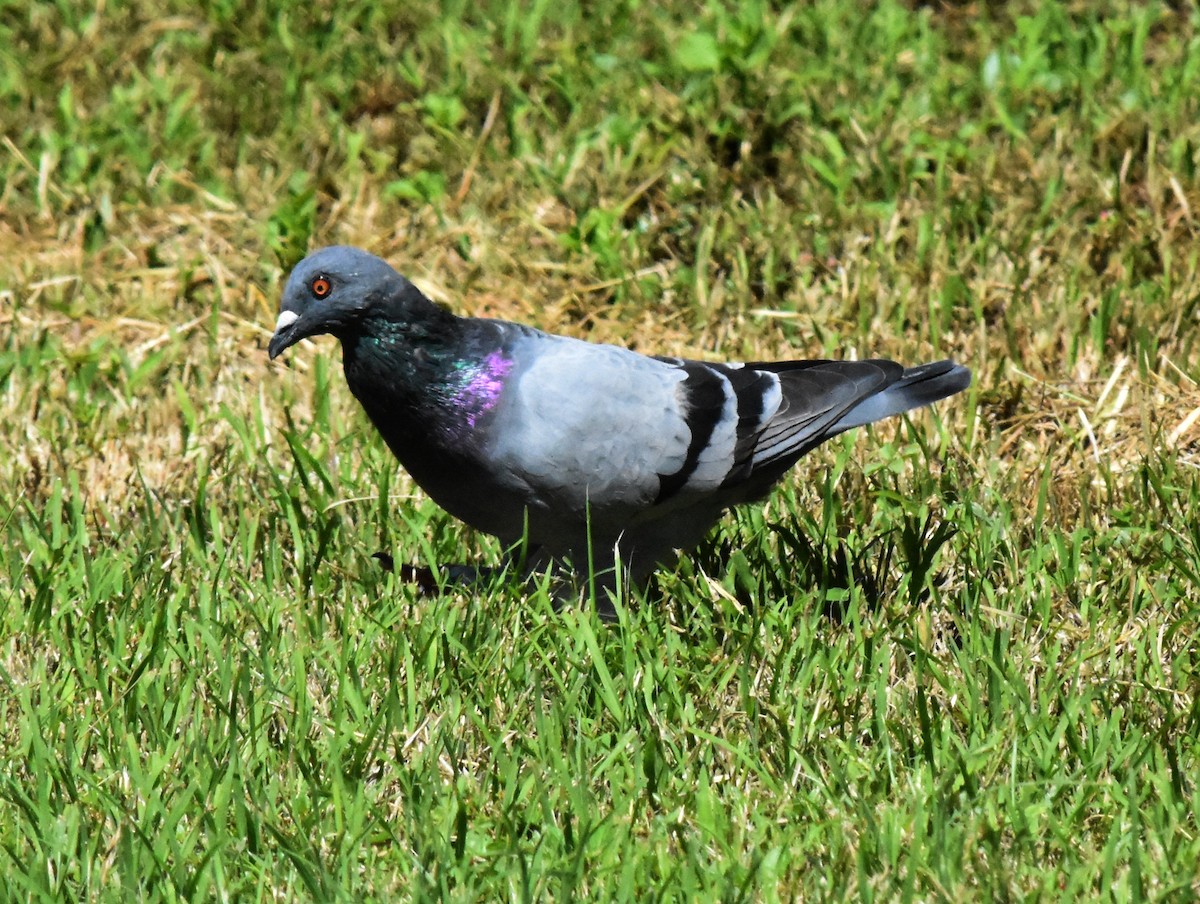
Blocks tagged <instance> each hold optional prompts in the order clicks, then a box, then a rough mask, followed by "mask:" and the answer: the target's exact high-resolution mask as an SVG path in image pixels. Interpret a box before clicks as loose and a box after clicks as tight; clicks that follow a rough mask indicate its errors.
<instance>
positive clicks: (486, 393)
mask: <svg viewBox="0 0 1200 904" xmlns="http://www.w3.org/2000/svg"><path fill="white" fill-rule="evenodd" d="M512 366H513V363H512V361H510V360H509V359H508V358H505V357H504V356H503V355H502V354H500V353H499V352H492V353H491V354H490V355H488V356H487V357H486V358H484V359H483V363H482V364H480V365H477V366H476V367H474V368H471V369H464V371H463V375H462V376H463V383H462V385H461V388H460V389H459V390H458V391H457V392H456V393H455V394H454V397H453V399H454V406H455V407H456V408H457V409H458V410H459V411H461V412H462V414H463V417H464V419H465V420H466V423H467V426H468V427H474V426H475V423H476V421H478V420H479V419H480V418H481V417H483V415H485V414H486V413H487V412H489V411H490V410H491V409H492V408H493V407H494V406H495V404H496V400H497V399H499V398H500V393H501V391H503V389H504V378H505V377H507V376H508V373H509V371H511V370H512Z"/></svg>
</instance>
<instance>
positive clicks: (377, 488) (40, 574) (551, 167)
mask: <svg viewBox="0 0 1200 904" xmlns="http://www.w3.org/2000/svg"><path fill="white" fill-rule="evenodd" d="M343 7H345V8H343ZM1198 24H1200V20H1198V19H1197V18H1196V16H1195V14H1193V13H1191V12H1190V11H1189V10H1188V9H1187V8H1186V5H1183V4H1175V5H1174V7H1173V6H1172V5H1170V4H1162V3H1147V4H1135V3H1119V2H1112V3H1104V4H1084V3H1062V4H1034V3H1024V2H1014V3H1008V4H985V3H975V4H968V5H962V6H958V5H954V6H950V5H946V6H942V5H940V4H930V5H922V4H916V3H914V4H909V5H906V4H900V3H896V2H884V3H880V4H878V5H876V6H875V7H874V8H870V9H868V8H866V7H864V6H863V5H862V4H857V3H850V2H846V0H819V2H816V3H813V4H801V5H799V6H795V7H781V6H780V5H779V4H767V3H757V2H750V3H744V4H720V3H715V2H713V3H706V4H703V5H696V4H683V3H667V4H649V5H647V4H637V3H622V2H619V0H603V2H599V3H596V4H591V5H590V6H588V7H587V11H586V12H584V11H583V10H582V9H581V8H579V7H577V6H575V5H572V4H553V3H547V2H542V0H533V2H530V3H528V4H524V5H521V6H518V5H515V4H499V3H485V4H484V5H483V6H480V5H478V4H467V3H457V4H456V3H446V4H441V5H440V7H439V6H438V5H437V4H413V3H395V4H385V3H375V4H358V5H355V4H342V5H341V6H328V5H325V6H317V7H314V8H312V9H306V8H300V7H295V6H293V5H292V4H288V3H270V4H259V5H257V6H255V7H254V8H253V9H249V8H246V7H245V5H244V4H232V3H227V2H212V3H208V4H200V5H195V4H175V5H174V6H173V8H172V9H171V10H170V11H168V12H167V13H165V14H161V13H160V12H159V9H158V7H157V6H154V5H151V4H146V3H142V2H138V0H134V2H130V3H127V4H112V3H110V4H102V5H101V6H100V7H99V10H98V9H97V7H96V6H95V5H85V4H71V3H67V2H62V3H42V4H31V5H27V6H21V5H16V6H12V7H11V8H8V9H6V10H5V11H3V12H0V134H2V135H3V136H4V138H3V141H2V142H0V448H3V449H4V450H6V453H5V454H3V455H0V532H2V539H3V543H2V544H0V559H2V560H3V563H4V567H3V568H2V569H0V716H2V718H0V879H3V883H2V884H3V887H4V888H5V891H6V895H7V897H9V898H12V899H15V900H22V899H24V900H43V899H55V900H59V899H67V900H83V899H99V900H129V899H131V898H132V899H138V898H146V899H154V900H181V899H186V900H197V899H237V900H259V899H261V900H276V899H291V898H301V899H306V898H307V899H315V900H347V901H359V900H397V899H418V900H427V899H434V898H439V899H449V900H461V901H475V900H492V899H507V900H522V901H524V900H568V899H575V898H588V899H593V900H639V901H642V900H680V899H685V900H712V899H720V900H728V901H738V900H746V901H757V900H765V901H774V900H780V901H782V900H795V899H804V900H834V901H841V900H846V899H853V900H860V901H877V900H915V901H935V900H936V901H941V900H946V901H952V900H990V899H998V900H1011V899H1017V898H1021V899H1026V898H1032V899H1036V900H1058V899H1062V900H1079V899H1082V898H1086V897H1095V896H1100V897H1103V898H1109V899H1116V900H1122V901H1123V900H1134V899H1151V900H1163V899H1166V900H1190V899H1193V898H1195V897H1196V896H1197V895H1200V879H1198V878H1197V877H1198V872H1200V871H1198V870H1197V867H1196V863H1197V862H1200V788H1198V778H1197V777H1198V776H1200V646H1198V645H1197V643H1196V636H1197V634H1198V631H1200V604H1198V603H1197V600H1200V527H1198V525H1200V479H1198V474H1197V470H1196V465H1197V463H1198V462H1200V454H1198V451H1200V426H1197V423H1196V422H1195V421H1193V420H1192V419H1191V415H1192V414H1193V413H1194V412H1196V411H1197V410H1198V407H1200V393H1198V392H1197V380H1200V347H1198V345H1197V340H1198V338H1200V325H1198V322H1197V312H1198V311H1200V306H1198V304H1197V299H1198V298H1200V290H1198V288H1197V287H1198V278H1197V277H1198V272H1200V252H1198V245H1197V242H1196V237H1197V235H1196V234H1197V221H1196V217H1197V216H1198V211H1200V184H1198V182H1197V164H1198V162H1200V125H1198V123H1200V29H1198V27H1197V26H1198ZM332 242H348V243H354V244H360V245H363V246H366V247H368V248H370V249H371V250H373V251H376V252H378V253H380V254H383V255H384V256H386V257H388V258H389V259H390V260H391V261H393V262H394V263H395V264H396V265H397V266H398V267H400V268H401V269H402V270H404V271H405V272H407V273H409V274H410V275H412V276H413V278H414V279H416V280H417V281H418V282H419V283H420V284H421V285H422V286H423V287H424V288H426V289H427V290H428V291H429V292H430V294H431V295H432V296H433V297H435V298H436V299H438V300H439V301H443V302H445V303H448V304H450V305H451V306H452V307H454V308H455V309H456V310H459V311H462V312H472V313H486V314H489V315H500V316H507V317H511V318H514V319H519V320H522V321H525V322H530V323H533V324H535V325H538V326H541V327H544V328H547V329H553V330H558V331H563V332H568V333H571V334H574V335H579V336H585V337H589V338H593V339H597V340H605V341H616V342H620V343H623V344H627V345H631V346H633V347H636V348H638V349H641V350H645V351H654V352H659V353H667V354H687V355H692V356H701V357H710V358H746V357H788V356H816V355H859V356H865V355H868V354H871V355H887V356H892V357H896V358H900V359H904V360H908V361H918V360H925V359H930V358H933V357H935V356H950V357H954V358H956V359H958V360H961V361H963V362H964V363H966V364H968V365H970V366H971V367H972V368H973V370H974V371H975V375H976V382H975V385H974V387H973V388H972V390H971V391H970V392H969V393H968V394H966V395H964V396H962V397H959V398H956V399H953V400H948V401H947V402H944V403H942V404H940V405H939V406H938V407H937V410H936V411H935V412H932V413H930V412H922V413H919V414H915V415H914V416H912V418H911V419H909V420H907V421H902V422H898V423H893V424H885V425H879V426H877V427H875V428H873V429H870V430H860V431H855V432H854V433H852V434H851V435H849V436H845V437H840V438H838V439H837V440H835V441H834V442H832V443H830V444H829V445H828V446H826V447H824V448H822V449H821V450H819V451H818V452H816V453H814V454H813V455H812V456H810V457H809V458H808V459H806V460H805V461H804V462H803V463H802V465H801V466H800V467H798V468H797V469H796V473H795V477H794V479H790V480H788V481H786V482H785V483H784V485H783V486H781V488H780V489H779V490H778V492H776V493H775V494H774V495H773V496H772V497H771V499H770V500H769V501H768V502H767V503H766V504H765V505H763V506H758V507H753V508H749V509H746V510H744V511H740V512H738V513H736V514H734V515H731V516H730V517H728V518H727V519H726V520H725V522H724V523H723V524H722V525H721V527H720V528H719V529H718V530H717V531H716V532H715V533H714V535H713V536H712V537H711V539H710V540H709V541H708V542H706V544H705V545H704V546H703V548H701V549H700V550H698V551H697V552H696V553H695V554H694V555H692V556H690V557H688V558H686V559H684V560H683V561H682V562H681V563H680V565H679V566H678V568H677V569H675V570H674V571H672V572H668V573H664V574H662V575H660V576H658V578H657V579H656V581H655V584H654V586H653V587H652V588H651V593H650V597H649V599H648V600H646V601H645V602H644V603H643V604H641V605H635V606H632V607H629V608H627V609H622V610H621V611H620V613H619V620H618V622H617V623H616V624H615V625H607V624H604V623H603V622H601V621H600V620H599V619H598V618H597V617H596V616H595V615H594V614H593V613H592V612H590V611H588V610H586V609H569V610H567V611H563V612H556V611H555V609H554V606H553V605H552V603H551V601H550V599H549V597H548V594H547V592H546V590H545V588H540V589H539V588H534V589H529V588H525V587H520V586H517V585H514V584H512V583H510V582H507V581H505V580H504V579H502V578H501V579H497V580H496V581H495V582H494V583H493V584H492V585H490V586H487V587H484V588H481V589H480V590H479V591H478V592H473V593H470V594H468V593H464V592H462V591H447V592H446V593H445V594H443V595H440V596H436V597H432V598H421V597H418V596H417V595H416V594H415V592H414V589H413V588H412V587H411V586H410V585H406V584H403V583H401V582H399V581H398V580H396V578H395V577H394V576H393V575H391V574H388V573H385V572H383V571H382V570H381V569H380V567H379V565H378V563H377V562H376V560H375V559H374V558H372V554H373V553H375V552H377V551H385V552H387V553H389V554H391V555H392V556H393V557H394V558H395V560H396V561H397V562H411V563H438V562H442V563H447V562H461V561H482V562H484V563H488V562H495V561H497V560H498V559H499V556H500V553H501V550H500V549H498V547H497V545H496V544H495V543H494V542H493V541H491V540H490V539H489V538H487V537H481V536H476V535H473V534H471V533H470V532H469V531H467V530H466V529H465V528H463V527H462V526H461V525H458V524H457V523H455V522H454V521H453V520H452V519H450V518H449V517H448V516H446V515H445V514H444V513H441V512H440V511H438V510H437V508H436V507H435V506H434V505H433V504H432V503H430V502H429V501H428V500H426V499H425V498H424V497H423V496H421V495H420V493H419V491H417V490H415V488H414V487H413V486H412V485H411V482H410V481H409V480H408V478H407V476H406V475H404V474H403V472H402V471H400V470H399V469H398V468H397V467H396V465H395V463H394V461H393V460H392V459H391V457H390V455H389V454H388V452H387V451H386V449H385V448H384V447H383V445H382V443H381V442H380V441H379V439H378V438H377V437H376V436H375V435H374V433H373V431H372V430H371V428H370V426H369V425H368V424H367V422H366V420H365V418H364V417H363V416H362V414H361V412H359V411H358V409H357V406H356V405H355V403H354V402H353V399H352V398H351V397H350V396H349V393H348V391H347V390H346V387H345V385H344V381H343V379H342V376H341V373H340V366H339V364H338V360H337V358H338V356H337V352H336V346H335V344H334V343H333V342H332V340H322V341H318V342H314V343H306V344H305V345H304V346H302V347H300V348H298V349H296V350H294V353H292V354H290V356H289V359H288V364H287V366H280V365H279V364H276V365H273V366H272V365H270V364H268V362H267V360H266V354H265V341H266V337H267V335H268V330H269V329H270V327H271V325H272V324H273V323H274V319H275V311H276V304H277V299H278V295H279V290H280V281H281V279H282V278H283V277H284V276H285V275H286V270H287V267H288V266H290V265H291V263H293V262H294V261H295V260H296V259H298V257H299V256H301V255H302V254H303V253H304V252H305V251H306V250H307V249H309V248H311V247H314V246H316V245H320V244H327V243H332Z"/></svg>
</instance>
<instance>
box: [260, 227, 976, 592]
mask: <svg viewBox="0 0 1200 904" xmlns="http://www.w3.org/2000/svg"><path fill="white" fill-rule="evenodd" d="M322 333H329V334H332V335H333V336H336V337H337V338H338V339H339V340H340V342H341V345H342V360H343V365H344V367H345V373H346V381H347V382H348V383H349V386H350V391H351V392H352V393H354V396H355V397H356V398H357V399H358V401H359V402H360V403H361V404H362V406H363V408H364V409H366V412H367V415H368V416H369V417H370V419H371V421H372V423H374V425H375V427H376V429H378V431H379V433H380V434H381V435H382V436H383V439H384V441H385V442H386V443H387V444H388V446H389V447H390V448H391V450H392V452H394V453H395V455H396V457H397V458H398V459H399V460H400V463H401V464H402V465H403V466H404V467H405V468H406V469H407V470H408V472H409V474H411V475H412V478H413V479H414V480H415V481H416V482H417V483H418V484H419V485H420V486H421V487H422V488H423V489H424V490H425V492H426V493H428V494H429V496H430V497H432V498H433V499H434V500H435V501H436V502H437V503H438V504H439V505H440V506H442V507H443V508H444V509H445V510H446V511H448V512H449V513H450V514H451V515H453V516H455V517H456V518H458V519H460V520H462V521H465V522H466V523H467V524H469V525H471V526H472V527H474V528H476V529H477V530H481V531H484V532H486V533H489V534H493V535H495V536H496V537H498V538H500V540H501V542H503V543H504V544H506V545H509V546H512V547H513V548H516V545H517V544H519V543H520V542H521V541H522V540H524V541H525V543H526V545H525V546H524V547H523V548H524V550H525V562H526V567H527V568H528V569H530V570H532V569H535V568H541V567H544V566H545V565H547V564H550V563H554V564H556V565H558V566H560V567H565V569H566V573H568V574H570V573H572V571H573V573H574V574H575V575H577V576H586V575H587V574H588V572H589V569H591V573H592V574H593V575H600V576H605V575H607V576H608V579H607V581H606V583H607V585H608V586H610V587H611V586H615V584H616V579H615V574H616V571H617V569H616V566H617V564H618V563H620V565H621V566H622V568H623V574H622V577H623V579H624V580H626V581H631V582H641V581H643V580H644V579H646V578H647V577H648V576H649V575H650V573H651V572H652V571H653V570H654V568H655V567H656V566H659V565H661V564H664V563H669V562H672V561H674V559H675V557H676V555H677V551H678V550H686V549H688V548H690V547H692V546H694V545H696V544H697V543H699V542H700V540H701V539H702V538H703V537H704V535H705V533H707V531H708V529H709V528H710V527H711V526H712V525H713V523H714V522H715V521H716V520H717V519H718V518H719V517H720V516H721V514H722V513H723V512H724V511H725V510H726V509H729V508H730V507H732V506H735V505H740V504H742V503H745V502H750V501H753V500H756V499H760V498H761V497H763V496H764V495H765V494H766V493H767V492H768V491H769V490H770V488H771V486H772V485H773V484H774V483H775V482H776V481H778V480H779V479H780V478H781V477H782V476H783V475H784V473H785V472H787V470H788V469H789V468H791V467H792V465H794V464H795V463H796V460H797V459H799V458H800V457H801V456H802V455H804V453H806V452H808V451H809V450H810V449H812V448H813V447H815V446H817V445H819V444H820V443H823V442H824V441H825V440H827V439H829V438H830V437H832V436H836V435H837V434H839V433H841V432H843V431H845V430H849V429H851V428H852V427H858V426H861V425H863V424H869V423H871V422H873V421H877V420H880V419H881V418H885V417H890V416H891V415H894V414H900V413H901V412H904V411H908V410H910V409H912V408H919V407H921V406H923V405H928V404H930V403H932V402H936V401H937V400H939V399H943V398H945V397H947V396H950V395H953V394H955V393H957V392H961V391H962V390H964V389H966V388H967V386H968V385H970V382H971V372H970V371H969V370H967V368H965V367H963V366H961V365H958V364H955V363H954V362H952V361H938V362H935V363H933V364H925V365H922V366H920V367H911V368H905V367H903V366H902V365H900V364H897V363H895V362H893V361H884V360H869V361H825V360H810V361H776V362H753V363H744V364H712V363H708V362H704V361H692V360H687V359H683V358H671V357H649V356H646V355H642V354H639V353H637V352H633V351H630V350H628V349H625V348H620V347H618V346H615V345H600V344H596V343H591V342H585V341H582V340H579V339H572V338H568V337H565V336H556V335H551V334H548V333H543V332H541V331H539V330H536V329H534V328H532V327H529V326H523V325H521V324H517V323H510V322H506V321H503V320H491V319H482V318H472V317H458V316H456V315H454V314H452V313H450V312H449V311H447V310H445V309H443V308H441V307H439V306H438V305H436V304H434V303H433V302H431V301H430V300H429V299H427V298H426V297H425V296H424V295H422V294H421V292H420V291H419V290H418V289H417V288H416V287H415V286H414V285H413V284H412V283H411V282H409V281H408V280H407V279H405V278H404V277H403V276H401V275H400V274H399V273H397V272H396V271H395V270H394V269H392V267H391V266H389V265H388V264H387V263H386V262H384V261H383V260H381V259H379V258H378V257H375V256H374V255H371V254H368V253H367V252H365V251H362V250H360V249H357V248H350V247H329V248H323V249H321V250H319V251H316V252H314V253H313V254H311V255H309V256H308V257H307V258H305V259H304V260H303V261H301V262H300V263H299V264H298V265H297V266H296V268H295V270H293V272H292V274H291V276H290V277H289V279H288V281H287V285H286V287H285V288H284V292H283V300H282V305H281V311H280V314H279V320H278V322H277V323H276V325H275V333H274V335H273V336H272V338H271V342H270V345H269V347H268V353H269V355H270V357H271V358H272V359H274V358H275V357H276V356H278V355H279V354H280V353H281V352H282V351H283V350H284V349H286V348H288V347H289V346H291V345H293V344H295V343H296V342H298V341H299V340H301V339H304V338H306V337H309V336H315V335H318V334H322Z"/></svg>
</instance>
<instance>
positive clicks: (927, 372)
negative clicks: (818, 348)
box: [829, 361, 971, 436]
mask: <svg viewBox="0 0 1200 904" xmlns="http://www.w3.org/2000/svg"><path fill="white" fill-rule="evenodd" d="M970 385H971V371H970V370H968V369H967V368H965V367H963V366H962V365H961V364H955V363H954V362H953V361H935V362H933V363H932V364H922V365H921V366H920V367H910V368H908V369H907V370H906V371H904V373H903V374H901V375H900V379H898V380H896V382H894V383H892V384H891V385H890V386H888V387H887V388H886V389H884V390H882V391H881V392H877V393H875V395H872V396H868V397H867V398H865V399H863V400H862V401H861V402H859V403H858V404H857V405H855V406H854V407H853V408H851V409H850V410H849V411H847V412H846V413H845V414H844V415H843V416H842V417H841V418H839V419H838V421H837V423H835V424H834V425H833V427H832V428H831V429H830V431H829V436H833V435H835V434H837V433H841V432H842V431H844V430H850V429H851V428H853V427H861V426H863V425H864V424H871V423H874V422H875V421H879V420H883V419H884V418H885V417H891V416H892V415H895V414H901V413H903V412H905V411H911V410H912V409H913V408H920V407H922V406H924V405H931V404H933V403H934V402H936V401H938V400H939V399H944V398H946V397H947V396H952V395H954V394H955V393H956V392H962V391H963V390H964V389H966V388H967V387H968V386H970Z"/></svg>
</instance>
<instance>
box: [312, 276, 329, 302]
mask: <svg viewBox="0 0 1200 904" xmlns="http://www.w3.org/2000/svg"><path fill="white" fill-rule="evenodd" d="M310 288H311V289H312V293H313V295H315V296H316V297H317V298H324V297H325V296H326V295H328V294H329V293H330V292H331V291H332V290H333V286H331V285H330V284H329V277H327V276H318V277H317V278H316V279H314V280H313V281H312V284H311V285H310Z"/></svg>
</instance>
